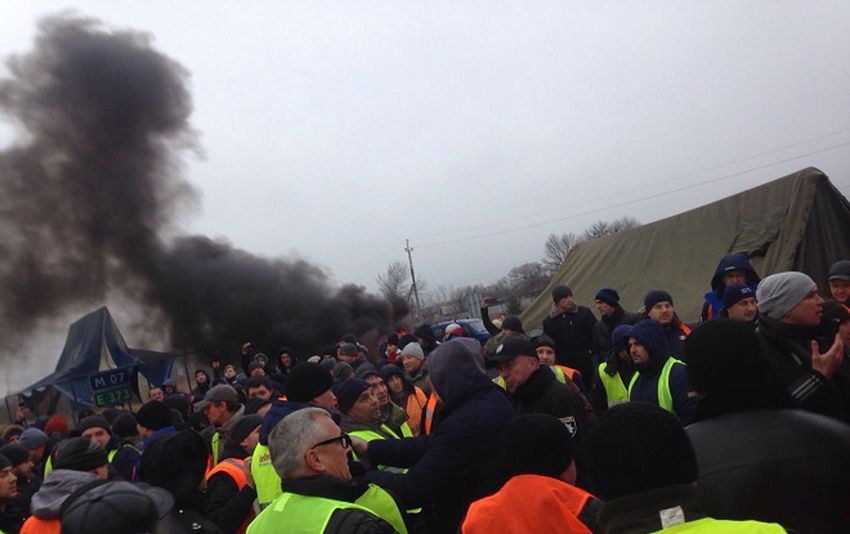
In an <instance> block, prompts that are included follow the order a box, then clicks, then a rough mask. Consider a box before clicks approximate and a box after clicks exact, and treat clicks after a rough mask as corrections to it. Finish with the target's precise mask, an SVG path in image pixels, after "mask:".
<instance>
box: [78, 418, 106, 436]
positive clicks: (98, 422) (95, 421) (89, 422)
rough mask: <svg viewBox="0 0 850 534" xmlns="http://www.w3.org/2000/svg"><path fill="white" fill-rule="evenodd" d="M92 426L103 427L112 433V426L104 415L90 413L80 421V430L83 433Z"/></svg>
mask: <svg viewBox="0 0 850 534" xmlns="http://www.w3.org/2000/svg"><path fill="white" fill-rule="evenodd" d="M90 428H102V429H104V430H106V431H107V432H109V433H110V434H112V426H111V425H110V424H109V421H107V420H106V418H105V417H103V416H102V415H90V416H88V417H83V419H82V420H81V421H80V426H79V428H78V430H79V431H80V433H83V432H85V431H86V430H88V429H90Z"/></svg>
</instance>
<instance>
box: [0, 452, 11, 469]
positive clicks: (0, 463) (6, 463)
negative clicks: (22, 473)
mask: <svg viewBox="0 0 850 534" xmlns="http://www.w3.org/2000/svg"><path fill="white" fill-rule="evenodd" d="M7 467H12V462H11V461H10V460H9V459H8V458H6V456H4V455H3V454H2V453H0V469H6V468H7Z"/></svg>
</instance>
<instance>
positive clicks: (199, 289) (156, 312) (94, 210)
mask: <svg viewBox="0 0 850 534" xmlns="http://www.w3.org/2000/svg"><path fill="white" fill-rule="evenodd" d="M7 64H8V66H9V70H10V72H11V76H10V77H9V78H8V79H5V80H0V110H2V111H3V112H4V113H5V114H7V115H8V116H9V117H11V118H12V119H13V121H14V122H15V125H16V126H17V128H18V129H19V130H20V131H21V134H20V136H19V140H18V142H17V144H16V145H14V146H12V147H11V148H8V149H6V150H5V151H3V152H0V237H2V239H0V253H2V257H3V260H2V262H0V335H2V336H3V338H4V343H3V344H4V346H5V348H6V350H12V351H14V350H15V349H16V347H17V346H18V345H19V344H20V343H22V342H23V340H24V339H25V337H26V335H27V334H28V333H29V332H31V331H32V330H33V329H35V328H37V326H38V324H39V323H40V321H44V320H51V319H54V318H57V317H61V316H63V314H64V313H65V312H67V310H68V309H70V308H72V307H73V308H75V309H76V308H79V306H80V305H81V304H91V305H93V306H96V305H100V304H102V303H103V301H104V300H105V299H106V297H107V295H109V294H112V293H116V292H117V293H119V294H121V295H123V296H125V297H129V299H130V300H131V301H132V302H134V303H135V304H136V305H137V306H138V307H139V308H141V309H142V310H144V312H145V313H144V315H145V316H146V317H148V321H150V322H162V321H164V326H165V327H166V328H167V329H168V331H169V332H170V335H171V346H172V348H174V349H178V350H196V351H207V350H211V349H223V350H226V351H233V350H234V349H235V348H236V347H238V346H239V344H240V343H241V342H242V341H244V340H248V339H250V340H253V341H254V342H255V344H257V345H258V346H259V347H261V348H266V349H267V350H269V349H272V348H273V347H277V346H280V345H283V344H287V345H294V346H295V347H296V348H297V349H299V350H302V351H306V350H313V349H314V348H315V347H317V346H319V345H320V344H322V343H327V342H329V341H334V340H336V339H338V338H339V336H340V335H342V334H343V333H346V332H355V333H358V332H363V331H365V330H367V329H371V328H382V327H386V326H388V325H390V324H391V323H392V321H393V320H394V318H395V317H394V312H393V309H392V306H391V305H390V304H389V303H387V302H386V301H384V300H382V299H379V298H377V297H374V296H371V295H369V294H367V293H366V292H365V290H364V289H363V288H361V287H357V286H344V287H342V288H341V289H337V288H334V287H332V286H331V285H330V284H329V282H328V280H327V277H326V275H325V274H324V272H323V271H322V270H321V269H320V268H318V267H316V266H313V265H310V264H308V263H306V262H304V261H288V260H284V259H268V258H260V257H257V256H254V255H251V254H249V253H247V252H245V251H242V250H239V249H237V248H235V247H232V246H231V245H229V244H227V243H225V242H221V241H214V240H211V239H208V238H206V237H200V236H185V237H177V238H170V237H169V236H173V235H174V233H175V229H174V228H173V225H172V221H173V216H174V214H175V211H176V210H177V209H180V208H181V207H183V206H186V205H187V204H191V203H192V202H194V201H195V193H194V191H193V190H192V187H191V186H190V185H189V183H188V182H187V181H185V180H184V179H183V178H182V177H181V168H182V165H181V162H182V158H183V156H184V155H185V154H186V152H187V151H189V150H192V149H193V148H194V147H195V142H196V136H195V134H194V132H193V131H192V129H191V127H190V124H189V116H190V114H191V111H192V103H191V97H190V95H189V92H188V90H187V88H186V84H187V79H188V73H187V71H186V70H185V69H184V68H183V67H181V66H180V65H179V64H177V63H176V62H175V61H173V60H171V59H169V58H168V57H166V56H165V55H163V54H161V53H159V52H157V51H156V50H154V49H153V48H152V47H151V43H150V39H149V37H148V36H147V35H145V34H140V33H137V32H132V31H121V32H116V31H110V30H107V29H104V28H103V27H102V25H101V24H100V23H99V22H98V21H96V20H92V19H83V18H79V17H52V18H48V19H44V20H42V21H41V22H40V23H39V34H38V36H37V38H36V42H35V47H34V50H33V51H32V52H30V53H28V54H26V55H22V56H15V57H12V58H10V59H9V60H8V63H7ZM234 179H237V178H236V177H234ZM148 310H150V313H148ZM405 311H406V310H397V312H398V313H400V314H403V313H404V312H405ZM160 326H163V325H162V324H160Z"/></svg>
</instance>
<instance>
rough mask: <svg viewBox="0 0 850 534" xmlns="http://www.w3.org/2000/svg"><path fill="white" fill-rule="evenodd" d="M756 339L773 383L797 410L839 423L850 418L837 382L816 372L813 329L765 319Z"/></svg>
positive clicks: (762, 320)
mask: <svg viewBox="0 0 850 534" xmlns="http://www.w3.org/2000/svg"><path fill="white" fill-rule="evenodd" d="M756 337H757V338H758V340H759V343H760V344H761V346H762V349H763V350H764V354H763V357H764V363H765V365H766V366H767V369H768V375H769V377H770V379H771V380H772V381H773V382H774V383H775V384H776V385H777V386H778V387H780V388H782V389H783V390H784V391H785V393H786V394H787V395H788V396H789V397H791V400H792V401H793V402H794V403H795V405H796V406H797V407H799V408H801V409H803V410H808V411H811V412H816V413H819V414H822V415H827V416H830V417H835V418H837V419H846V418H847V412H846V410H845V407H844V406H843V403H842V400H841V394H840V392H839V390H838V388H837V387H836V385H835V383H834V381H831V380H827V379H826V378H824V377H823V375H821V374H820V373H818V372H817V371H815V370H814V369H813V368H812V352H811V351H812V349H811V340H812V339H814V333H813V331H812V329H810V328H806V327H802V326H797V325H790V324H786V323H782V322H779V321H777V320H776V319H771V318H769V317H766V316H762V317H761V318H760V319H759V327H758V330H757V331H756Z"/></svg>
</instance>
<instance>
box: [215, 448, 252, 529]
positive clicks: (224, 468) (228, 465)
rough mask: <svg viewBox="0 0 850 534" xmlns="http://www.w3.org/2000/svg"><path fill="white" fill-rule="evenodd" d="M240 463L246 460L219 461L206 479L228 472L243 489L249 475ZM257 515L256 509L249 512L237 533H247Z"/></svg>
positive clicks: (240, 489) (243, 463) (228, 459)
mask: <svg viewBox="0 0 850 534" xmlns="http://www.w3.org/2000/svg"><path fill="white" fill-rule="evenodd" d="M240 465H245V461H244V460H239V459H236V458H226V459H224V460H222V461H221V462H219V463H218V465H217V466H215V467H213V468H212V469H210V471H209V473H207V476H206V480H207V481H209V479H210V478H212V476H213V475H214V474H216V473H227V474H228V475H229V476H230V478H232V479H233V481H234V482H236V488H237V489H238V490H239V491H242V488H244V487H245V485H246V484H248V476H247V475H246V474H245V471H243V470H242V468H241V467H239V466H240ZM255 516H256V513H254V510H251V511H250V512H248V515H247V516H246V517H245V521H243V522H242V524H241V525H240V526H239V529H238V530H237V531H236V534H245V531H247V530H248V525H250V524H251V521H253V520H254V517H255Z"/></svg>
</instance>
